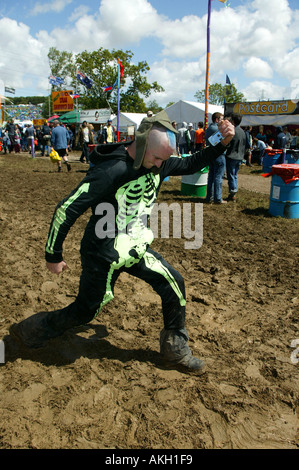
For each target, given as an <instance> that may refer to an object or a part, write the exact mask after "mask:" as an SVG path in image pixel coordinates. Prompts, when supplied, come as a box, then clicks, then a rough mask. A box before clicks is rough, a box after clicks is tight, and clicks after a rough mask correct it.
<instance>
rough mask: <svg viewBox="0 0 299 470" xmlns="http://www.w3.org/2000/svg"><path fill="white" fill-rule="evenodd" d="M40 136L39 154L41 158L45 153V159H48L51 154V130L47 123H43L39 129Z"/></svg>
mask: <svg viewBox="0 0 299 470" xmlns="http://www.w3.org/2000/svg"><path fill="white" fill-rule="evenodd" d="M41 135H42V146H41V154H42V156H44V155H45V153H46V152H47V157H48V156H49V155H50V152H51V128H50V126H49V124H48V123H47V122H46V123H44V124H43V126H42V128H41Z"/></svg>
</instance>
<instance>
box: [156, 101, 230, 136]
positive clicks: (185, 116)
mask: <svg viewBox="0 0 299 470" xmlns="http://www.w3.org/2000/svg"><path fill="white" fill-rule="evenodd" d="M165 111H166V113H167V114H168V116H169V119H170V120H171V121H176V123H177V129H179V128H180V127H181V125H182V123H183V122H186V123H187V124H189V123H190V122H192V124H193V128H194V129H197V124H198V122H200V121H202V122H203V123H204V122H205V104H204V103H198V102H196V101H182V100H181V101H178V102H177V103H175V104H172V105H171V106H168V108H166V109H165ZM216 112H219V113H223V112H224V108H223V106H216V105H213V104H209V106H208V115H209V124H210V123H211V122H212V114H214V113H216Z"/></svg>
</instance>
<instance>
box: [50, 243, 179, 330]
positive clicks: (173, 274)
mask: <svg viewBox="0 0 299 470" xmlns="http://www.w3.org/2000/svg"><path fill="white" fill-rule="evenodd" d="M121 272H127V273H129V274H131V275H132V276H134V277H137V278H139V279H142V280H144V281H145V282H147V283H148V284H149V285H150V286H151V287H152V288H153V289H154V290H155V291H156V292H157V294H159V295H160V297H161V299H162V311H163V320H164V328H165V329H181V328H184V325H185V303H186V302H185V283H184V279H183V278H182V276H181V275H180V274H179V273H178V272H177V271H176V270H175V269H174V268H173V267H172V266H170V264H168V263H167V262H166V261H165V260H164V259H163V258H162V256H161V255H159V254H158V253H155V252H154V251H153V250H151V249H150V248H149V249H148V250H147V252H146V253H145V255H144V256H143V258H142V259H141V260H140V261H139V262H138V263H137V264H134V265H133V266H131V267H129V268H126V267H122V268H121V269H115V270H114V269H113V267H112V265H110V264H109V263H107V262H101V264H99V265H96V264H95V262H94V261H93V260H90V261H89V260H88V259H86V258H82V274H81V278H80V285H79V293H78V295H77V298H76V300H75V301H74V302H73V303H71V304H70V305H69V306H67V307H65V308H63V309H61V310H56V311H53V312H49V315H48V317H47V322H48V324H49V326H50V327H51V328H53V329H54V330H56V331H57V332H58V331H59V332H61V333H63V331H65V330H67V329H69V328H71V327H74V326H79V325H83V324H86V323H88V322H90V321H91V320H92V319H93V318H94V317H95V316H97V315H98V313H99V312H100V310H101V308H102V307H103V306H104V305H105V304H106V303H108V302H109V301H110V300H112V299H113V290H114V285H115V282H116V280H117V278H118V276H119V275H120V274H121Z"/></svg>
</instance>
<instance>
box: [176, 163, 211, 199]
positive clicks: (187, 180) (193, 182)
mask: <svg viewBox="0 0 299 470" xmlns="http://www.w3.org/2000/svg"><path fill="white" fill-rule="evenodd" d="M208 173H209V167H208V166H206V167H205V168H202V169H201V170H200V171H197V172H196V173H194V174H193V175H182V180H181V194H184V196H197V197H206V194H207V184H208Z"/></svg>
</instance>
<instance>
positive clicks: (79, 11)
mask: <svg viewBox="0 0 299 470" xmlns="http://www.w3.org/2000/svg"><path fill="white" fill-rule="evenodd" d="M89 11H90V7H89V6H88V5H79V6H78V7H77V8H75V9H74V11H73V12H72V13H71V15H70V16H69V18H68V21H70V22H74V21H77V20H78V19H79V18H81V16H85V15H87V13H88V12H89Z"/></svg>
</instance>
